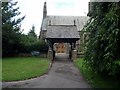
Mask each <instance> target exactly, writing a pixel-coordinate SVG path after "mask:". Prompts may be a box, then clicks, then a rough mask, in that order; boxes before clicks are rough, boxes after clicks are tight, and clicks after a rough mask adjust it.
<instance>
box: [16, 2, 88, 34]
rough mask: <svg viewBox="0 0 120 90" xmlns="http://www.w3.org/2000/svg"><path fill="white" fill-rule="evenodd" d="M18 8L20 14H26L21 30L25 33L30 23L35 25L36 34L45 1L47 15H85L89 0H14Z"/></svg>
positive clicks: (30, 25)
mask: <svg viewBox="0 0 120 90" xmlns="http://www.w3.org/2000/svg"><path fill="white" fill-rule="evenodd" d="M15 1H18V4H17V6H18V7H19V8H20V9H19V11H20V12H21V14H20V16H26V17H25V19H24V20H23V21H22V23H21V30H23V29H24V31H23V33H25V34H27V33H28V32H29V30H30V29H31V27H32V25H34V26H35V32H36V34H37V36H39V33H40V27H41V22H42V17H43V5H44V2H45V1H46V2H47V15H60V16H61V15H62V16H86V15H87V13H88V2H89V1H90V0H15Z"/></svg>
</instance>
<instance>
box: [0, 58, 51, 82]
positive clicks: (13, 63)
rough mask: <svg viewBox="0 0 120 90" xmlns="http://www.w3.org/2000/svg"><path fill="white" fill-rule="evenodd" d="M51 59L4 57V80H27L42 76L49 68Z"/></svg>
mask: <svg viewBox="0 0 120 90" xmlns="http://www.w3.org/2000/svg"><path fill="white" fill-rule="evenodd" d="M49 65H50V61H49V60H48V59H46V58H40V57H16V58H3V59H2V81H17V80H25V79H29V78H33V77H37V76H41V75H43V74H44V73H46V72H47V71H48V69H49Z"/></svg>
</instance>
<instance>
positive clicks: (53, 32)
mask: <svg viewBox="0 0 120 90" xmlns="http://www.w3.org/2000/svg"><path fill="white" fill-rule="evenodd" d="M46 38H80V37H79V33H78V32H77V27H76V26H74V25H50V26H48V27H47V33H46Z"/></svg>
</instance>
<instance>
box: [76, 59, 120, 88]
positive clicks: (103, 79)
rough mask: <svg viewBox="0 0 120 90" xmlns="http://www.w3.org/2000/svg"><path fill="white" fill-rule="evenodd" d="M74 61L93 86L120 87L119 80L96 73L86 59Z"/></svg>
mask: <svg viewBox="0 0 120 90" xmlns="http://www.w3.org/2000/svg"><path fill="white" fill-rule="evenodd" d="M74 63H75V65H76V66H77V67H78V69H79V70H80V72H81V73H82V74H83V76H84V77H85V78H86V79H87V80H88V82H89V83H90V84H91V86H92V87H93V88H120V86H119V85H120V83H119V80H116V79H115V78H113V77H110V76H103V75H100V74H97V73H96V74H95V73H94V72H93V71H92V69H91V68H90V66H89V65H87V64H86V62H85V61H84V59H82V58H81V59H77V60H76V61H75V62H74Z"/></svg>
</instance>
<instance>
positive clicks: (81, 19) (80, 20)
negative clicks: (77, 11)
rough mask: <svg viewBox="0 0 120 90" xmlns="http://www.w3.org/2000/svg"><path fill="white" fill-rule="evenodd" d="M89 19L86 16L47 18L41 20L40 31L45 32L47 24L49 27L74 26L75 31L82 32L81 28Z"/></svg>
mask: <svg viewBox="0 0 120 90" xmlns="http://www.w3.org/2000/svg"><path fill="white" fill-rule="evenodd" d="M88 19H89V17H87V16H47V17H46V18H45V19H43V22H42V26H41V29H42V30H47V27H48V25H49V24H51V25H74V21H75V24H76V27H77V31H80V30H82V28H83V26H84V25H85V24H86V23H87V21H88Z"/></svg>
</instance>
